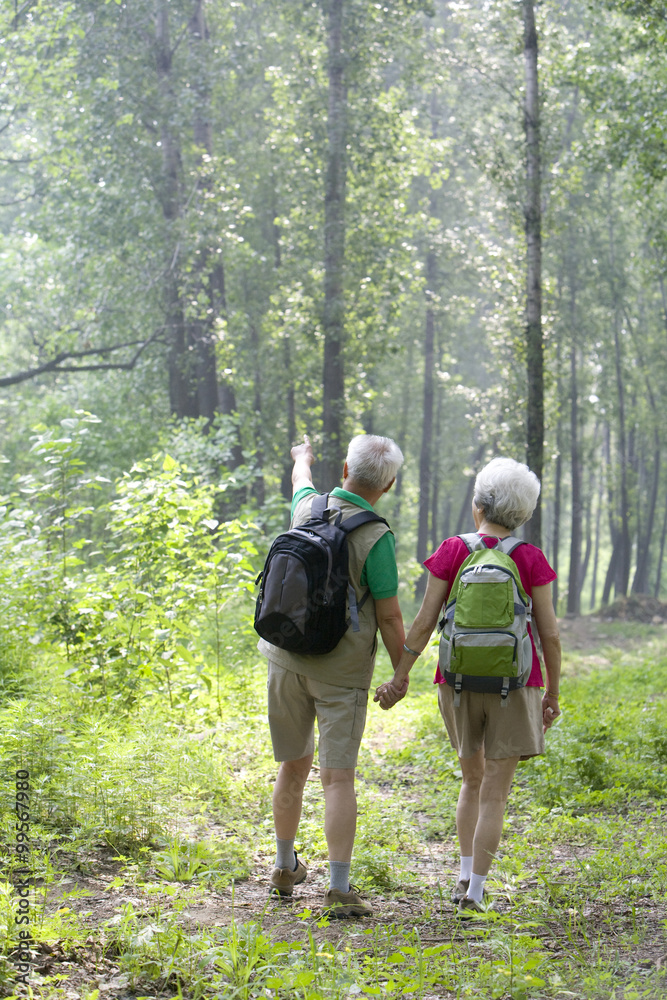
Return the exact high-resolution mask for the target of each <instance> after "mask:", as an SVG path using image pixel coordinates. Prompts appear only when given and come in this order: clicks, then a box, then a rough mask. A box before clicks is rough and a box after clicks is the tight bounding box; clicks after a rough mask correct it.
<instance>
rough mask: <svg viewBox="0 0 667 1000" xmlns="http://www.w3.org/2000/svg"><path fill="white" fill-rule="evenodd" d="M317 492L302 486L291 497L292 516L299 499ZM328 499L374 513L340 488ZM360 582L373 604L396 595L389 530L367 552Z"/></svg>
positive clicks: (393, 553)
mask: <svg viewBox="0 0 667 1000" xmlns="http://www.w3.org/2000/svg"><path fill="white" fill-rule="evenodd" d="M318 492H319V490H316V489H315V487H314V486H304V487H303V488H302V489H300V490H298V491H297V492H296V493H295V494H294V497H293V498H292V516H294V509H295V507H296V505H297V504H298V503H299V501H300V500H303V498H304V497H306V496H308V494H309V493H315V494H316V493H318ZM331 496H332V497H338V498H339V499H340V500H347V501H348V502H349V503H353V504H356V505H357V507H362V508H363V509H364V510H373V507H371V505H370V504H369V503H368V501H366V500H364V499H363V498H362V497H360V496H357V494H356V493H350V492H349V491H348V490H343V489H341V488H340V487H339V486H337V487H336V488H335V489H333V490H332V491H331ZM359 582H360V583H361V586H362V587H368V589H369V590H370V592H371V596H372V598H373V600H374V601H382V600H384V598H385V597H396V594H397V593H398V569H397V568H396V542H395V539H394V535H393V533H392V532H391V531H385V533H384V535H383V536H382V538H380V539H378V541H377V542H376V543H375V545H374V546H373V548H372V549H371V551H370V552H369V553H368V557H367V558H366V562H365V563H364V568H363V570H362V573H361V580H360V581H359Z"/></svg>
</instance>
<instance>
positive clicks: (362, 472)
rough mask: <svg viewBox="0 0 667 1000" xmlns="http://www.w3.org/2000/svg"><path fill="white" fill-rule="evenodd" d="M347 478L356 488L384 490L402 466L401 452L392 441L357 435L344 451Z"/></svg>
mask: <svg viewBox="0 0 667 1000" xmlns="http://www.w3.org/2000/svg"><path fill="white" fill-rule="evenodd" d="M345 461H346V462H347V474H348V476H349V477H350V479H353V480H354V481H355V483H358V484H359V486H365V487H366V489H371V490H384V489H386V487H387V486H389V484H390V482H391V481H392V479H394V478H395V476H396V473H397V472H398V470H399V469H400V467H401V466H402V465H403V452H402V451H401V449H400V448H399V447H398V445H397V444H396V442H395V441H392V439H391V438H386V437H378V436H377V435H376V434H357V436H356V437H353V438H352V440H351V441H350V444H349V446H348V449H347V458H346V459H345Z"/></svg>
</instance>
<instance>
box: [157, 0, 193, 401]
mask: <svg viewBox="0 0 667 1000" xmlns="http://www.w3.org/2000/svg"><path fill="white" fill-rule="evenodd" d="M155 62H156V69H157V82H158V94H159V102H160V149H161V153H162V173H161V177H160V183H159V186H158V198H159V201H160V205H161V207H162V215H163V218H164V220H165V222H166V224H167V230H168V233H169V244H170V245H169V247H168V251H167V252H168V260H167V262H166V267H165V279H164V285H163V294H164V309H165V320H166V327H167V337H168V342H169V355H168V366H169V407H170V410H171V412H172V414H173V415H174V416H176V417H193V416H196V415H197V400H196V396H195V394H194V393H193V392H192V389H191V384H192V378H191V374H192V373H191V370H190V369H191V362H190V359H189V356H188V350H187V331H186V325H185V313H184V309H183V303H182V298H181V289H180V273H179V266H178V265H179V261H178V237H177V233H176V224H177V220H178V218H179V216H180V214H181V190H182V182H181V181H182V160H181V149H180V144H179V142H178V138H177V136H176V135H175V134H174V132H173V130H172V128H171V125H170V120H169V112H170V109H171V108H173V106H174V105H175V103H176V97H175V94H174V90H173V85H172V48H171V40H170V34H169V4H168V3H167V2H166V0H160V2H159V4H158V8H157V16H156V20H155Z"/></svg>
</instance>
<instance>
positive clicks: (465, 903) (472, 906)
mask: <svg viewBox="0 0 667 1000" xmlns="http://www.w3.org/2000/svg"><path fill="white" fill-rule="evenodd" d="M488 909H489V904H488V903H487V902H486V893H484V902H483V903H476V902H475V900H474V899H468V897H467V896H464V897H463V899H462V900H461V902H460V903H459V905H458V907H457V908H456V915H457V917H461V918H462V919H463V920H469V919H470V918H471V917H476V916H477V914H478V913H486V911H487V910H488Z"/></svg>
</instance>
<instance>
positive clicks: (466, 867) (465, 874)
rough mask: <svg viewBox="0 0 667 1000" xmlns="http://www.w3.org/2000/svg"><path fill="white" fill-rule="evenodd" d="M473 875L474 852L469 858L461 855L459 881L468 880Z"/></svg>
mask: <svg viewBox="0 0 667 1000" xmlns="http://www.w3.org/2000/svg"><path fill="white" fill-rule="evenodd" d="M471 875H472V854H471V855H470V857H469V858H466V857H464V856H463V855H461V871H460V872H459V882H468V881H469V880H470V876H471Z"/></svg>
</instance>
